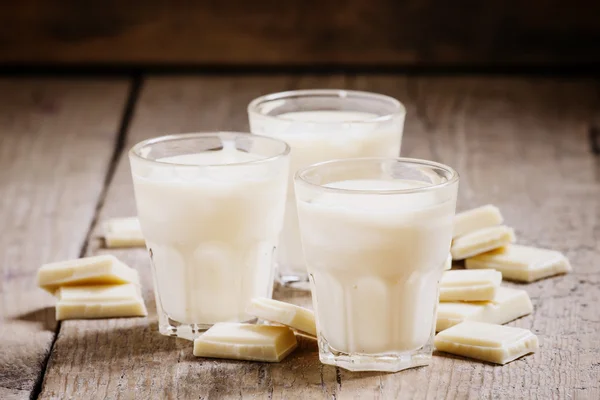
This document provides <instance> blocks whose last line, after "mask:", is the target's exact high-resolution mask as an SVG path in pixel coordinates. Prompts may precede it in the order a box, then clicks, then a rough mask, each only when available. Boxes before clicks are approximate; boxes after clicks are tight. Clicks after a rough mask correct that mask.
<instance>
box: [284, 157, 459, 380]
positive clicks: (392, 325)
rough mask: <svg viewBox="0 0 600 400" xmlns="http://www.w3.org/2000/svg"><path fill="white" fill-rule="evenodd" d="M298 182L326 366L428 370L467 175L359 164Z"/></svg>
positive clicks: (327, 167)
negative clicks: (462, 180)
mask: <svg viewBox="0 0 600 400" xmlns="http://www.w3.org/2000/svg"><path fill="white" fill-rule="evenodd" d="M295 185H296V196H297V201H298V215H299V219H300V233H301V236H302V243H303V245H304V255H305V257H306V264H307V268H308V273H309V276H310V285H311V290H312V297H313V304H314V309H315V313H316V318H317V334H318V342H319V358H320V359H321V362H323V363H325V364H331V365H336V366H339V367H342V368H345V369H348V370H352V371H390V372H395V371H400V370H402V369H406V368H412V367H416V366H421V365H426V364H428V363H429V362H430V360H431V354H432V351H433V337H434V335H435V320H436V309H437V303H438V297H439V290H438V285H439V280H440V278H441V276H442V271H443V269H444V264H445V261H446V259H447V257H448V253H449V252H450V243H451V240H452V229H453V219H454V214H455V208H456V195H457V190H458V174H457V173H456V172H455V171H454V170H453V169H452V168H450V167H447V166H445V165H442V164H438V163H435V162H430V161H423V160H416V159H408V158H362V159H360V158H359V159H348V160H334V161H329V162H324V163H320V164H316V165H313V166H310V167H308V168H305V169H302V170H300V171H298V173H297V174H296V176H295Z"/></svg>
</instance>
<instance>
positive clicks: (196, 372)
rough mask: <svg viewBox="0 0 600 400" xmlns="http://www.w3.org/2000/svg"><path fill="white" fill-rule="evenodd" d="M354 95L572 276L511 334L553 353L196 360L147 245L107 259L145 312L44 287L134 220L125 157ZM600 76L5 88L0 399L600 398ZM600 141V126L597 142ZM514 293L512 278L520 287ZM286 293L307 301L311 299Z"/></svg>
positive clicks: (300, 78)
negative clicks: (348, 365)
mask: <svg viewBox="0 0 600 400" xmlns="http://www.w3.org/2000/svg"><path fill="white" fill-rule="evenodd" d="M311 87H344V88H350V89H361V90H371V91H377V92H382V93H386V94H390V95H392V96H394V97H397V98H399V99H400V100H401V101H403V102H404V103H405V104H406V106H407V109H408V116H407V122H406V129H405V134H404V140H403V146H402V154H403V155H404V156H409V157H421V158H427V159H433V160H438V161H441V162H444V163H447V164H449V165H451V166H453V167H455V168H456V169H457V170H458V171H459V173H460V174H461V181H460V190H459V192H460V194H459V209H467V208H470V207H474V206H477V205H481V204H486V203H493V204H496V205H498V206H499V207H500V208H501V210H502V212H503V213H504V216H505V219H506V221H507V223H508V224H510V225H511V226H513V227H514V228H515V230H516V232H517V235H518V238H519V241H520V242H521V243H524V244H532V245H539V246H544V247H550V248H554V249H556V250H560V251H563V252H565V253H566V254H567V256H568V257H569V258H570V260H571V262H572V264H573V266H574V271H573V273H571V274H569V275H567V276H564V277H555V278H550V279H546V280H542V281H539V282H536V283H532V284H529V285H518V286H519V287H522V288H525V289H526V290H527V291H528V292H529V294H530V296H531V298H532V301H533V304H534V307H535V311H534V313H533V314H532V315H530V316H528V317H525V318H521V319H519V320H517V321H515V322H512V323H511V324H510V325H514V326H520V327H525V328H529V329H531V330H532V331H533V332H535V333H536V334H537V335H538V336H539V338H540V340H541V349H540V351H539V352H538V353H536V354H535V355H533V356H529V357H525V358H523V359H521V360H518V361H516V362H514V363H511V364H509V365H507V366H504V367H500V366H494V365H489V364H485V363H480V362H475V361H470V360H466V359H462V358H458V357H450V356H444V355H436V357H435V358H434V362H433V364H432V365H430V366H429V367H425V368H417V369H413V370H409V371H404V372H400V373H396V374H387V373H350V372H347V371H345V370H341V369H339V368H334V367H330V366H323V365H321V364H320V363H319V361H318V357H317V352H316V345H315V344H314V343H313V342H312V341H303V342H302V343H301V347H300V349H299V350H297V351H296V352H295V353H293V354H292V355H291V356H289V357H288V358H287V359H286V360H284V361H283V362H282V363H280V364H261V363H248V362H235V361H216V360H207V359H197V358H194V357H193V356H192V346H191V343H190V342H187V341H184V340H179V339H177V340H176V339H172V338H168V337H165V336H161V335H159V334H158V333H157V331H156V315H155V304H154V297H153V296H152V286H151V278H150V266H149V259H148V256H147V254H146V251H145V250H144V249H124V250H118V251H117V250H115V251H110V252H111V253H114V254H115V255H116V256H118V257H120V258H122V259H123V260H124V261H125V262H127V263H128V264H129V265H131V266H132V267H134V268H136V269H137V270H138V271H140V273H141V276H142V283H143V287H144V297H145V301H146V304H147V305H148V307H149V310H150V316H149V317H148V318H132V319H107V320H90V321H65V322H63V323H57V322H56V321H55V320H54V309H53V304H54V300H53V298H52V296H50V295H48V294H47V293H45V292H43V291H42V290H40V289H38V288H37V287H36V284H35V273H36V270H37V268H38V267H39V266H40V265H41V264H42V263H44V262H50V261H58V260H62V259H67V258H76V257H78V256H84V255H92V254H101V253H106V252H107V250H105V249H102V242H101V240H100V233H101V229H100V228H99V227H100V225H101V222H102V221H103V220H105V219H107V218H110V217H122V216H131V215H135V207H134V200H133V192H132V185H131V179H130V173H129V165H128V160H127V156H126V152H127V150H128V149H129V147H130V146H131V145H133V144H134V143H136V142H138V141H140V140H142V139H145V138H148V137H151V136H157V135H161V134H165V133H173V132H188V131H198V130H214V129H222V130H246V129H247V119H246V111H245V108H246V104H247V103H248V101H249V100H251V99H252V98H254V97H256V96H258V95H261V94H264V93H268V92H274V91H280V90H284V89H295V88H311ZM599 122H600V83H599V82H598V81H597V80H593V79H569V78H561V79H556V78H550V77H546V78H536V77H491V76H487V77H469V76H455V77H435V76H418V75H417V76H400V75H398V76H394V75H333V76H323V75H320V76H305V75H293V76H286V75H275V76H272V77H271V76H264V75H253V76H240V75H232V76H215V75H209V76H144V77H143V78H142V79H137V78H135V79H134V78H130V77H126V76H124V77H122V78H120V77H114V76H113V77H110V78H101V77H98V78H96V77H79V78H76V79H68V78H23V77H21V78H15V77H3V78H1V79H0V226H2V228H3V229H2V234H1V235H0V273H1V275H2V280H1V281H0V317H1V318H2V319H0V398H1V399H13V398H14V399H25V398H36V397H38V396H39V397H41V398H44V399H66V398H73V399H97V398H108V399H121V398H124V399H130V398H139V399H162V398H182V399H188V398H195V399H220V398H269V399H270V398H278V399H279V398H286V399H287V398H301V399H309V398H311V399H312V398H334V399H335V398H338V399H342V398H361V399H363V398H364V399H367V398H382V399H390V398H407V399H413V398H414V399H440V398H450V399H463V398H470V399H479V398H481V399H488V398H508V399H521V398H532V399H544V400H545V399H553V398H569V399H570V398H577V399H599V398H600V383H599V382H600V309H599V306H598V304H599V302H600V261H599V260H600V155H599V154H598V153H599V152H600V150H599V147H600V143H599V142H600V137H597V136H596V137H594V132H597V129H594V127H598V126H599ZM595 134H596V135H597V133H595ZM511 286H517V285H511ZM276 297H277V298H284V299H286V300H289V301H293V302H296V303H298V304H303V305H309V299H308V295H306V294H304V293H302V292H286V291H282V290H277V292H276Z"/></svg>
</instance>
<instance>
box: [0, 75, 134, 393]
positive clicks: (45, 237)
mask: <svg viewBox="0 0 600 400" xmlns="http://www.w3.org/2000/svg"><path fill="white" fill-rule="evenodd" d="M127 85H128V83H127V81H126V80H116V81H115V80H111V81H99V80H95V81H92V80H79V81H72V80H71V81H59V80H39V79H38V80H8V79H0V226H2V234H0V276H1V277H2V280H0V398H1V399H10V398H29V397H30V395H31V394H32V393H33V392H34V391H35V390H36V385H37V384H38V379H39V378H40V377H41V376H42V373H43V368H44V366H45V359H46V355H47V354H48V352H49V350H50V347H51V345H52V342H53V340H54V336H55V331H56V328H57V324H56V321H55V319H54V308H53V307H52V306H53V304H54V300H53V298H52V296H50V295H49V294H47V293H45V292H43V291H41V290H40V289H39V288H37V287H36V285H35V274H36V272H37V269H38V268H39V266H40V265H41V264H42V263H45V262H51V261H59V260H63V259H67V258H77V257H79V255H80V252H81V249H82V247H83V246H84V243H85V240H86V236H87V232H88V230H89V228H90V225H91V223H92V220H93V219H94V217H95V211H96V202H97V199H98V198H99V195H100V193H101V191H102V190H103V188H104V184H103V183H104V179H105V175H106V172H107V169H108V165H109V163H110V160H111V157H112V152H113V148H112V145H113V142H114V141H115V139H116V137H117V131H118V127H119V121H120V119H121V113H122V111H123V105H124V101H125V96H126V94H127Z"/></svg>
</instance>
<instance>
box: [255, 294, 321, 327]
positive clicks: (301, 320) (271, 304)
mask: <svg viewBox="0 0 600 400" xmlns="http://www.w3.org/2000/svg"><path fill="white" fill-rule="evenodd" d="M246 313H247V314H250V315H252V316H255V317H257V318H260V319H262V320H265V321H270V322H275V323H278V324H282V325H286V326H289V327H290V328H292V329H294V330H296V331H299V332H302V333H305V334H308V335H311V336H317V327H316V324H315V313H314V312H313V311H312V310H308V309H306V308H303V307H299V306H297V305H295V304H290V303H285V302H283V301H278V300H273V299H267V298H265V297H260V298H254V299H252V300H251V302H250V305H249V306H248V308H247V309H246Z"/></svg>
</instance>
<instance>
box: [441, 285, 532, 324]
mask: <svg viewBox="0 0 600 400" xmlns="http://www.w3.org/2000/svg"><path fill="white" fill-rule="evenodd" d="M532 311H533V305H532V304H531V299H530V298H529V295H528V294H527V292H526V291H524V290H520V289H512V288H507V287H503V286H500V287H499V288H498V289H497V290H496V296H495V297H494V300H493V301H480V302H471V303H466V302H440V303H439V305H438V309H437V320H436V332H440V331H443V330H444V329H448V328H450V327H451V326H454V325H456V324H459V323H461V322H463V321H479V322H488V323H492V324H506V323H507V322H510V321H512V320H514V319H517V318H520V317H522V316H525V315H528V314H531V312H532Z"/></svg>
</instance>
